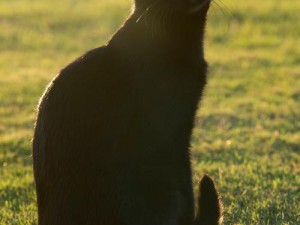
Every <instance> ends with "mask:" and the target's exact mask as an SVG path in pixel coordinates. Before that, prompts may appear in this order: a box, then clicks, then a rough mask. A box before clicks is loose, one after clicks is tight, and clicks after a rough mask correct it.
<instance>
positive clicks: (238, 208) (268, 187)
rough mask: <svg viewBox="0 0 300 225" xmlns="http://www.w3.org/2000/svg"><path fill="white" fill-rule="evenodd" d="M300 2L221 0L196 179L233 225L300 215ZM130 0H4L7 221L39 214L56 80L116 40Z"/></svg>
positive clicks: (196, 139)
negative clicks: (41, 162)
mask: <svg viewBox="0 0 300 225" xmlns="http://www.w3.org/2000/svg"><path fill="white" fill-rule="evenodd" d="M299 11H300V1H297V0H284V1H279V0H265V1H260V0H252V1H240V0H216V1H215V3H214V4H213V7H212V8H211V10H210V15H209V20H208V27H207V35H206V44H205V46H206V58H207V60H208V62H209V64H210V75H209V83H208V86H207V88H206V91H205V96H204V100H203V102H202V104H201V109H200V110H199V112H198V116H197V118H196V121H195V129H194V135H193V139H192V144H191V149H192V161H193V167H194V181H195V186H196V183H197V181H198V180H199V179H200V177H201V176H202V175H203V174H204V173H208V174H210V175H211V176H213V177H214V179H215V181H216V185H217V187H218V189H219V191H220V193H221V195H222V198H223V202H224V206H225V211H224V217H225V219H224V222H225V224H235V225H238V224H262V225H264V224H270V225H272V224H274V225H277V224H285V225H287V224H289V225H292V224H300V39H299V37H300V14H299ZM129 13H130V0H101V1H99V0H86V1H80V0H52V1H46V0H9V1H8V0H0V225H6V224H8V225H15V224H16V225H27V224H36V221H37V215H36V210H37V208H36V197H35V191H34V182H33V175H32V158H31V156H30V155H31V143H30V141H31V138H32V131H33V123H34V118H35V109H36V105H37V103H38V100H39V97H40V96H41V94H42V92H43V90H44V89H45V86H46V84H47V83H48V82H49V81H50V80H51V79H52V78H53V77H54V76H55V74H56V73H58V71H59V70H60V69H61V68H62V67H63V66H65V65H66V64H67V63H69V62H70V61H72V60H73V59H75V58H76V57H77V56H79V55H81V54H83V53H84V52H85V51H87V50H89V49H91V48H94V47H97V46H99V45H102V44H104V43H105V42H106V41H107V40H109V37H110V36H111V35H112V34H113V33H114V32H115V30H116V29H117V28H118V27H119V26H120V24H121V23H122V21H123V20H124V19H125V18H126V16H128V14H129Z"/></svg>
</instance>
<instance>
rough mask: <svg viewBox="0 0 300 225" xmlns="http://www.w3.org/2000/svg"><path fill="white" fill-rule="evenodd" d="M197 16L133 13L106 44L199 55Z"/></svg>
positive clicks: (200, 42) (201, 30) (201, 32)
mask: <svg viewBox="0 0 300 225" xmlns="http://www.w3.org/2000/svg"><path fill="white" fill-rule="evenodd" d="M198 21H201V18H197V17H196V16H194V17H193V18H192V17H187V16H186V17H183V16H182V17H178V18H176V17H174V18H172V20H170V18H169V19H168V20H167V19H165V21H164V20H163V18H161V19H159V18H155V17H154V16H152V15H147V14H143V13H138V12H135V13H133V14H132V15H131V16H130V17H129V19H128V20H127V21H126V22H125V23H124V25H123V26H122V27H121V28H120V29H119V31H118V32H117V33H116V34H115V35H114V37H113V38H112V39H111V41H110V42H109V44H111V45H114V46H118V47H121V48H124V49H127V48H130V49H131V50H134V48H137V49H141V50H144V51H147V50H149V51H154V49H155V48H159V49H160V50H163V51H165V52H169V53H172V54H182V55H194V56H198V57H202V56H203V36H204V24H203V25H201V24H199V23H197V22H198Z"/></svg>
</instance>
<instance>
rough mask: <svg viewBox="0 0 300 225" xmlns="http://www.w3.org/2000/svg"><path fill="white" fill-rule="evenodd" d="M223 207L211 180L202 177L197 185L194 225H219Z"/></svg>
mask: <svg viewBox="0 0 300 225" xmlns="http://www.w3.org/2000/svg"><path fill="white" fill-rule="evenodd" d="M222 211H223V205H222V202H221V198H220V196H219V194H218V192H217V190H216V187H215V184H214V182H213V180H212V179H211V178H210V177H209V176H208V175H204V176H203V178H202V180H201V181H200V184H199V197H198V212H197V217H196V220H195V223H194V225H221V224H222Z"/></svg>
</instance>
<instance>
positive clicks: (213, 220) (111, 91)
mask: <svg viewBox="0 0 300 225" xmlns="http://www.w3.org/2000/svg"><path fill="white" fill-rule="evenodd" d="M210 3H211V1H210V0H135V1H134V10H133V12H132V14H131V16H130V17H129V18H128V19H127V21H126V22H125V23H124V25H123V26H122V27H121V28H120V29H119V30H118V31H117V33H116V34H115V35H114V36H113V37H112V39H111V40H110V41H109V42H108V43H107V44H106V45H105V46H103V47H99V48H96V49H93V50H91V51H89V52H88V53H86V54H84V55H83V56H81V57H79V58H78V59H77V60H75V61H74V62H72V63H71V64H70V65H68V66H66V67H65V68H64V69H62V70H61V72H60V73H59V74H58V75H57V76H56V77H55V78H54V79H53V80H52V82H51V83H50V84H49V85H48V87H47V89H46V91H45V93H44V94H43V96H42V98H41V100H40V103H39V106H38V114H37V119H36V124H35V130H34V138H33V166H34V177H35V182H36V191H37V201H38V224H39V225H192V224H195V225H204V224H207V225H210V224H211V225H213V224H219V221H220V218H221V210H220V209H221V208H220V202H219V198H218V195H217V192H216V190H215V188H214V185H213V182H212V180H211V179H210V178H209V177H207V176H205V177H204V178H203V180H202V181H201V186H200V192H201V190H202V192H201V193H200V199H199V200H198V202H199V209H200V212H199V213H198V215H197V217H196V218H195V215H194V195H193V188H192V178H191V177H192V174H191V165H190V152H189V143H190V137H191V133H192V129H193V121H194V117H195V112H196V110H197V107H198V103H199V101H200V99H201V96H202V92H203V89H204V87H205V84H206V73H207V63H206V61H205V59H204V53H203V38H204V30H205V24H206V15H207V11H208V9H209V7H210ZM201 199H202V200H201ZM203 199H204V200H203ZM205 205H208V208H207V209H206V207H205ZM210 206H212V207H210Z"/></svg>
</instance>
